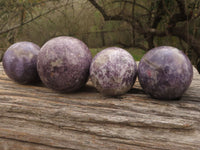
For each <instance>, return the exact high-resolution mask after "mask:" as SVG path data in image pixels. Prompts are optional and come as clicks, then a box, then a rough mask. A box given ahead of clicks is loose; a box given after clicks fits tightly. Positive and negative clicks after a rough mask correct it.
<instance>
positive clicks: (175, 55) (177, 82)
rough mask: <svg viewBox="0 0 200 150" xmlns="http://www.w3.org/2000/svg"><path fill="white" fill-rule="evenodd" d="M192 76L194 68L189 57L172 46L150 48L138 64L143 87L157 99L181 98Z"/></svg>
mask: <svg viewBox="0 0 200 150" xmlns="http://www.w3.org/2000/svg"><path fill="white" fill-rule="evenodd" d="M192 77H193V68H192V64H191V62H190V60H189V59H188V57H187V56H186V55H185V54H184V53H183V52H182V51H180V50H178V49H177V48H174V47H170V46H161V47H157V48H154V49H152V50H150V51H149V52H147V53H146V54H145V55H144V56H143V58H142V59H141V61H140V63H139V66H138V78H139V82H140V84H141V86H142V88H143V89H144V91H145V92H146V93H148V94H150V95H151V96H152V97H153V98H156V99H164V100H174V99H180V98H181V97H182V95H183V93H184V92H185V91H186V90H187V89H188V87H189V86H190V83H191V81H192Z"/></svg>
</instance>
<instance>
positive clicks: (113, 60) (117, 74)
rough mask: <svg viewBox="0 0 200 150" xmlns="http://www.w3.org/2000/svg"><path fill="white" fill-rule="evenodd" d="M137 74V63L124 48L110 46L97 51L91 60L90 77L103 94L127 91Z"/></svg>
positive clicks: (115, 94) (119, 93) (120, 93)
mask: <svg viewBox="0 0 200 150" xmlns="http://www.w3.org/2000/svg"><path fill="white" fill-rule="evenodd" d="M136 76H137V64H136V62H135V61H134V59H133V57H132V56H131V55H130V54H129V53H128V52H127V51H126V50H124V49H121V48H118V47H110V48H106V49H104V50H102V51H101V52H99V53H98V54H97V55H96V56H95V57H94V58H93V60H92V63H91V66H90V78H91V81H92V83H93V85H94V87H95V88H96V89H97V90H98V91H99V92H100V93H102V94H103V95H107V96H117V95H122V94H125V93H126V92H128V91H129V90H130V89H131V88H132V86H133V84H134V82H135V80H136Z"/></svg>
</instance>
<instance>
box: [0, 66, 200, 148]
mask: <svg viewBox="0 0 200 150" xmlns="http://www.w3.org/2000/svg"><path fill="white" fill-rule="evenodd" d="M199 91H200V76H199V75H198V74H197V71H196V70H194V79H193V82H192V85H191V86H190V88H189V90H188V91H187V92H186V93H185V94H184V96H183V97H182V99H181V100H179V101H159V100H155V99H152V98H150V97H149V96H148V95H146V94H144V92H143V90H142V89H141V87H140V86H139V83H138V81H137V82H136V84H135V85H134V87H133V89H132V90H131V91H130V92H128V93H127V94H125V95H123V96H121V97H118V98H112V97H104V96H102V95H100V94H99V93H98V92H97V91H96V90H95V89H94V87H93V86H92V85H91V83H90V82H88V84H87V86H86V87H84V88H83V89H81V90H80V91H78V92H75V93H68V94H64V93H62V94H61V93H57V92H55V91H52V90H50V89H48V88H46V87H44V86H43V85H42V84H37V85H19V84H17V83H14V82H13V81H11V80H10V79H8V77H7V76H6V75H5V73H4V72H3V69H2V66H0V149H1V150H20V149H28V150H44V149H48V150H62V149H65V150H111V149H112V150H133V149H134V150H137V149H138V150H141V149H145V150H152V149H158V150H164V149H176V150H178V149H180V150H184V149H185V150H188V149H189V150H197V149H199V147H200V126H199V124H200V94H199Z"/></svg>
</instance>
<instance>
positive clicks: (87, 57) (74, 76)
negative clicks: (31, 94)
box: [37, 36, 92, 92]
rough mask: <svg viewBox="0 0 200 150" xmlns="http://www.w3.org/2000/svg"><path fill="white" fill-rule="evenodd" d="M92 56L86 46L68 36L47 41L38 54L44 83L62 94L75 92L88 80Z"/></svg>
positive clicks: (39, 71) (38, 64)
mask: <svg viewBox="0 0 200 150" xmlns="http://www.w3.org/2000/svg"><path fill="white" fill-rule="evenodd" d="M91 60H92V55H91V52H90V50H89V49H88V47H87V46H86V44H84V43H83V42H82V41H80V40H78V39H76V38H73V37H68V36H60V37H56V38H53V39H51V40H49V41H47V42H46V43H45V44H44V45H43V46H42V48H41V50H40V52H39V54H38V62H37V69H38V73H39V76H40V78H41V80H42V82H43V83H44V84H45V85H46V86H47V87H49V88H51V89H53V90H57V91H61V92H74V91H76V90H78V89H80V88H81V87H82V86H84V85H85V83H86V82H87V80H88V76H89V68H90V63H91Z"/></svg>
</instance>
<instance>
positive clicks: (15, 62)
mask: <svg viewBox="0 0 200 150" xmlns="http://www.w3.org/2000/svg"><path fill="white" fill-rule="evenodd" d="M39 50H40V47H39V46H38V45H36V44H34V43H32V42H17V43H15V44H13V45H11V46H10V47H9V48H8V49H7V50H6V52H5V53H4V56H3V67H4V70H5V73H6V74H7V75H8V77H9V78H10V79H12V80H14V81H16V82H18V83H20V84H29V83H33V82H36V81H39V76H38V73H37V55H38V53H39Z"/></svg>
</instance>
